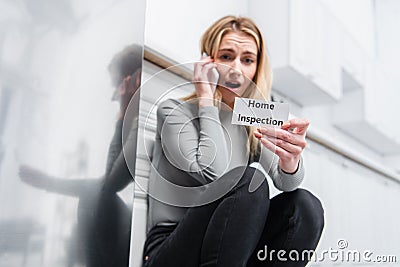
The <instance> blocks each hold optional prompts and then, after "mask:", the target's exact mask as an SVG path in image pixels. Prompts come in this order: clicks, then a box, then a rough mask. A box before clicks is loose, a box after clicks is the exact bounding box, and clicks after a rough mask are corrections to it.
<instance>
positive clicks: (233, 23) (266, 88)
mask: <svg viewBox="0 0 400 267" xmlns="http://www.w3.org/2000/svg"><path fill="white" fill-rule="evenodd" d="M229 32H243V33H245V34H247V35H249V36H251V37H253V39H254V41H255V42H256V45H257V48H258V54H257V70H256V74H255V75H254V77H253V83H251V84H250V85H249V87H248V88H247V89H246V91H245V92H244V94H243V95H242V97H245V98H254V99H263V100H268V101H269V100H270V92H271V84H272V71H271V68H270V64H269V60H268V55H267V53H266V51H265V47H264V38H263V35H262V33H261V31H260V29H259V28H258V27H257V26H256V25H255V23H254V22H253V21H252V20H251V19H249V18H245V17H236V16H225V17H223V18H221V19H219V20H218V21H216V22H215V23H214V24H213V25H211V27H209V28H208V29H207V30H206V31H205V33H204V34H203V36H202V38H201V41H200V50H201V51H200V52H201V53H204V52H205V53H207V54H208V55H210V56H212V57H214V58H215V57H216V56H217V53H218V49H219V46H220V44H221V40H222V38H223V37H224V36H225V35H226V34H227V33H229ZM195 98H197V94H196V92H193V93H192V94H190V95H189V96H187V97H184V98H183V100H184V101H187V100H191V99H195ZM221 99H222V95H221V92H220V91H219V90H218V89H217V90H215V93H214V105H215V106H217V107H219V108H220V103H221ZM246 130H247V134H248V142H247V148H248V152H249V156H250V159H251V160H254V158H255V157H256V154H257V151H258V139H257V138H255V137H254V135H253V132H254V131H255V130H256V127H253V126H246Z"/></svg>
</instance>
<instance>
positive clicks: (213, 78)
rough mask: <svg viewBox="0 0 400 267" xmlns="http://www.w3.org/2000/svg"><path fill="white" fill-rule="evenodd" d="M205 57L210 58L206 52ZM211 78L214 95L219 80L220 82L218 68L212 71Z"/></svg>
mask: <svg viewBox="0 0 400 267" xmlns="http://www.w3.org/2000/svg"><path fill="white" fill-rule="evenodd" d="M203 57H208V55H207V53H206V52H203ZM210 78H211V80H210V82H211V84H212V90H213V93H214V92H215V90H216V89H217V85H218V80H219V73H218V71H217V68H212V69H211V74H210Z"/></svg>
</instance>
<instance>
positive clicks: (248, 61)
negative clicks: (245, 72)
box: [243, 58, 255, 65]
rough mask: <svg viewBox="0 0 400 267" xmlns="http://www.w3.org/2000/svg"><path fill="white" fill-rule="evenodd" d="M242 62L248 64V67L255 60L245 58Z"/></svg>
mask: <svg viewBox="0 0 400 267" xmlns="http://www.w3.org/2000/svg"><path fill="white" fill-rule="evenodd" d="M243 61H244V63H246V64H249V65H250V64H252V63H254V62H255V60H254V59H252V58H245V59H244V60H243Z"/></svg>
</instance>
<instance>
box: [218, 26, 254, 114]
mask: <svg viewBox="0 0 400 267" xmlns="http://www.w3.org/2000/svg"><path fill="white" fill-rule="evenodd" d="M257 51H258V49H257V44H256V42H255V40H254V38H253V37H252V36H250V35H248V34H245V33H243V32H229V33H227V34H226V35H225V36H224V37H223V38H222V40H221V45H220V47H219V49H218V52H217V56H216V58H215V63H217V70H218V72H219V81H218V86H219V87H218V88H219V89H220V91H221V93H222V101H223V102H225V103H226V104H228V105H229V106H231V107H233V103H234V100H235V97H240V96H242V95H243V93H244V92H245V91H246V88H247V87H248V86H249V84H250V83H251V82H252V80H253V78H254V75H255V74H256V71H257V63H258V62H257Z"/></svg>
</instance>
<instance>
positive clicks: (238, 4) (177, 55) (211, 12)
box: [145, 0, 247, 63]
mask: <svg viewBox="0 0 400 267" xmlns="http://www.w3.org/2000/svg"><path fill="white" fill-rule="evenodd" d="M246 13H247V2H246V1H241V0H221V1H213V0H204V1H182V0H170V1H163V0H148V1H147V12H146V34H145V45H147V46H149V47H151V48H153V49H155V50H157V51H159V52H161V53H163V54H164V55H166V56H168V57H170V58H172V59H174V60H176V61H178V62H180V63H184V62H188V61H191V62H192V61H194V60H198V59H200V37H201V35H202V34H203V32H204V31H205V30H206V29H207V28H208V27H209V26H210V25H211V23H213V22H214V21H215V20H217V19H218V18H220V17H222V16H225V15H230V14H232V15H246Z"/></svg>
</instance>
